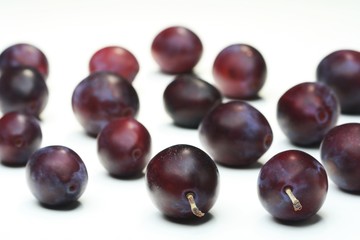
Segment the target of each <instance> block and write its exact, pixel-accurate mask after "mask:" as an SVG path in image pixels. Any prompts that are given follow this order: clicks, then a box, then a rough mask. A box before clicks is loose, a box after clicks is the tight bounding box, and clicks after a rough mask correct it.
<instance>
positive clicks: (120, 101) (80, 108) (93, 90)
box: [72, 72, 139, 136]
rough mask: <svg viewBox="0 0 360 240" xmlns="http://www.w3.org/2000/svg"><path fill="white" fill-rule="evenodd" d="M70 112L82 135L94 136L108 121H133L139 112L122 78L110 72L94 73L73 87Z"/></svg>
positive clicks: (130, 90) (133, 94) (133, 96)
mask: <svg viewBox="0 0 360 240" xmlns="http://www.w3.org/2000/svg"><path fill="white" fill-rule="evenodd" d="M72 109H73V112H74V114H75V116H76V118H77V120H78V121H79V123H80V124H81V125H82V126H83V127H84V129H85V131H86V132H87V133H88V134H89V135H90V136H97V135H98V134H99V132H100V131H101V130H102V129H103V128H104V126H105V125H106V124H107V123H109V122H110V121H111V120H113V119H115V118H119V117H125V116H126V117H135V116H136V115H137V113H138V111H139V97H138V95H137V92H136V90H135V89H134V87H133V86H132V85H131V84H130V83H129V82H128V81H127V80H125V79H124V78H122V77H120V76H118V75H116V74H113V73H110V72H95V73H93V74H90V75H89V76H88V77H86V78H85V79H84V80H82V81H81V82H80V83H79V84H78V85H77V86H76V88H75V90H74V92H73V95H72Z"/></svg>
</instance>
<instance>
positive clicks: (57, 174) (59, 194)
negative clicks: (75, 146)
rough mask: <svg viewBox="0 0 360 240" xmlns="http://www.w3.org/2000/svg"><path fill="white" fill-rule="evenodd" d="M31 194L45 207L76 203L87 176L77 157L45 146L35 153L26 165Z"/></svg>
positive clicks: (68, 151) (83, 188)
mask: <svg viewBox="0 0 360 240" xmlns="http://www.w3.org/2000/svg"><path fill="white" fill-rule="evenodd" d="M26 179H27V183H28V186H29V188H30V191H31V193H32V194H33V195H34V197H35V198H36V199H37V200H38V201H39V202H40V203H41V204H43V205H44V206H46V207H60V206H65V205H68V204H71V203H73V202H75V201H77V200H78V199H79V198H80V196H81V195H82V194H83V192H84V191H85V189H86V186H87V182H88V174H87V170H86V166H85V164H84V162H83V161H82V159H81V158H80V156H79V155H78V154H77V153H76V152H74V151H73V150H72V149H70V148H68V147H65V146H47V147H44V148H40V149H39V150H37V151H36V152H34V153H33V154H32V155H31V157H30V159H29V161H28V163H27V165H26Z"/></svg>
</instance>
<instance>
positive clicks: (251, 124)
mask: <svg viewBox="0 0 360 240" xmlns="http://www.w3.org/2000/svg"><path fill="white" fill-rule="evenodd" d="M199 133H200V141H201V143H202V145H203V146H204V148H205V149H206V150H207V151H208V152H209V153H210V156H212V157H213V159H214V160H215V161H216V162H217V163H220V164H222V165H226V166H229V167H246V166H249V165H251V164H253V163H255V162H256V161H258V160H259V158H260V157H261V156H262V155H263V154H264V153H265V152H266V151H267V150H268V149H269V147H270V146H271V144H272V141H273V133H272V130H271V127H270V125H269V122H268V121H267V119H266V118H265V117H264V115H262V113H261V112H259V111H258V110H257V109H256V108H254V107H253V106H251V105H250V104H248V103H246V102H244V101H240V100H237V101H230V102H227V103H222V104H219V105H217V106H216V107H215V108H214V109H212V110H211V111H210V112H209V113H208V114H207V115H206V116H205V117H204V119H203V120H202V122H201V124H200V126H199Z"/></svg>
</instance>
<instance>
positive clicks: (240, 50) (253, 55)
mask: <svg viewBox="0 0 360 240" xmlns="http://www.w3.org/2000/svg"><path fill="white" fill-rule="evenodd" d="M266 72H267V70H266V63H265V60H264V58H263V56H262V55H261V53H260V52H259V51H258V50H257V49H255V48H254V47H252V46H250V45H246V44H233V45H230V46H228V47H226V48H224V49H223V50H222V51H221V52H220V53H219V54H218V55H217V56H216V58H215V61H214V64H213V76H214V80H215V83H216V86H217V87H218V88H219V90H220V92H221V93H222V94H223V95H225V96H226V97H228V98H234V99H253V98H257V97H258V92H259V91H260V89H261V88H262V87H263V85H264V83H265V79H266Z"/></svg>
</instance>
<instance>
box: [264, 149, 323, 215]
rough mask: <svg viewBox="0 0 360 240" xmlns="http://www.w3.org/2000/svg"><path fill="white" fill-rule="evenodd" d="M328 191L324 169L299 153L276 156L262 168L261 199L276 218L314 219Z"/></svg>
mask: <svg viewBox="0 0 360 240" xmlns="http://www.w3.org/2000/svg"><path fill="white" fill-rule="evenodd" d="M327 192H328V180H327V174H326V171H325V169H324V167H323V166H322V165H321V163H320V162H318V161H317V160H316V159H315V158H314V157H312V156H311V155H309V154H307V153H305V152H303V151H299V150H287V151H284V152H281V153H278V154H276V155H275V156H273V157H272V158H271V159H270V160H268V161H267V162H266V163H265V164H264V165H263V166H262V168H261V169H260V173H259V177H258V196H259V199H260V202H261V204H262V205H263V207H264V208H265V209H266V210H267V211H268V212H269V213H270V214H271V215H272V216H273V217H275V218H276V219H279V220H282V221H302V220H306V219H309V218H310V217H312V216H314V215H315V214H316V213H317V212H318V211H319V210H320V208H321V207H322V205H323V203H324V201H325V199H326V195H327Z"/></svg>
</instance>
